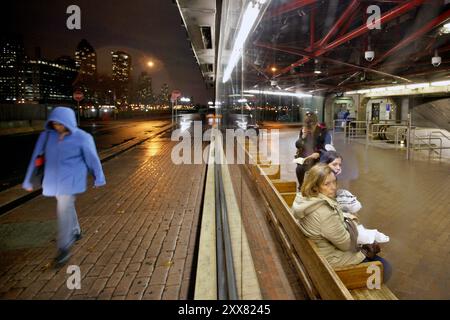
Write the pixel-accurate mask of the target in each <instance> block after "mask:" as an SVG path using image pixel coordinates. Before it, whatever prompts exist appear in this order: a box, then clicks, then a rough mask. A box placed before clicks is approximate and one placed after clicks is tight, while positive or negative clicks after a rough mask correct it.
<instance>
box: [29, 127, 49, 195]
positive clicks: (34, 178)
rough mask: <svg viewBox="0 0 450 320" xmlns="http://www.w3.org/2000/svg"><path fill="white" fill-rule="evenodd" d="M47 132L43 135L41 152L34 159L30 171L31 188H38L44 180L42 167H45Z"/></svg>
mask: <svg viewBox="0 0 450 320" xmlns="http://www.w3.org/2000/svg"><path fill="white" fill-rule="evenodd" d="M47 141H48V132H47V134H46V136H45V143H44V147H43V148H42V153H41V154H39V155H38V156H37V157H36V160H34V168H33V172H32V173H31V177H30V183H31V186H32V187H33V190H37V189H40V188H41V187H42V181H43V180H44V168H45V147H46V146H47Z"/></svg>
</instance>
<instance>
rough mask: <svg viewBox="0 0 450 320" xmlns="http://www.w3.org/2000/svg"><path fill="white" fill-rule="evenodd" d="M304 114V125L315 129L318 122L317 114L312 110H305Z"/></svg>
mask: <svg viewBox="0 0 450 320" xmlns="http://www.w3.org/2000/svg"><path fill="white" fill-rule="evenodd" d="M305 116H306V118H305V121H304V125H305V127H307V128H311V129H315V128H314V127H315V125H316V124H317V123H318V122H319V119H317V115H316V114H315V113H314V112H307V113H306V115H305Z"/></svg>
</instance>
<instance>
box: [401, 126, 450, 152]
mask: <svg viewBox="0 0 450 320" xmlns="http://www.w3.org/2000/svg"><path fill="white" fill-rule="evenodd" d="M436 133H439V134H441V135H442V137H443V138H446V139H449V140H450V138H449V137H448V136H446V135H445V134H443V133H442V132H440V131H432V132H430V133H429V134H428V135H427V136H418V135H417V134H416V133H415V132H414V134H413V139H414V140H412V141H411V143H410V144H409V148H411V149H412V150H413V151H420V150H428V157H429V158H431V154H432V153H435V154H437V155H439V159H442V150H448V149H450V147H444V146H443V141H442V138H441V137H434V136H433V134H436ZM417 140H418V141H419V143H416V141H417ZM432 141H439V145H436V144H435V143H432Z"/></svg>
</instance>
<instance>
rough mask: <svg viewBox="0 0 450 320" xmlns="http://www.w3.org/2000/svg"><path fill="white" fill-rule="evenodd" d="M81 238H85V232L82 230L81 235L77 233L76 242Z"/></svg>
mask: <svg viewBox="0 0 450 320" xmlns="http://www.w3.org/2000/svg"><path fill="white" fill-rule="evenodd" d="M81 238H83V231H81V230H80V233H77V234H76V235H75V241H78V240H80V239H81Z"/></svg>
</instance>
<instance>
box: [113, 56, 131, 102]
mask: <svg viewBox="0 0 450 320" xmlns="http://www.w3.org/2000/svg"><path fill="white" fill-rule="evenodd" d="M111 57H112V80H113V83H114V87H115V96H116V102H117V104H118V105H119V106H120V107H122V108H123V107H125V106H126V105H127V104H128V100H129V85H130V75H131V56H130V55H129V54H128V53H126V52H123V51H113V52H111Z"/></svg>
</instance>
